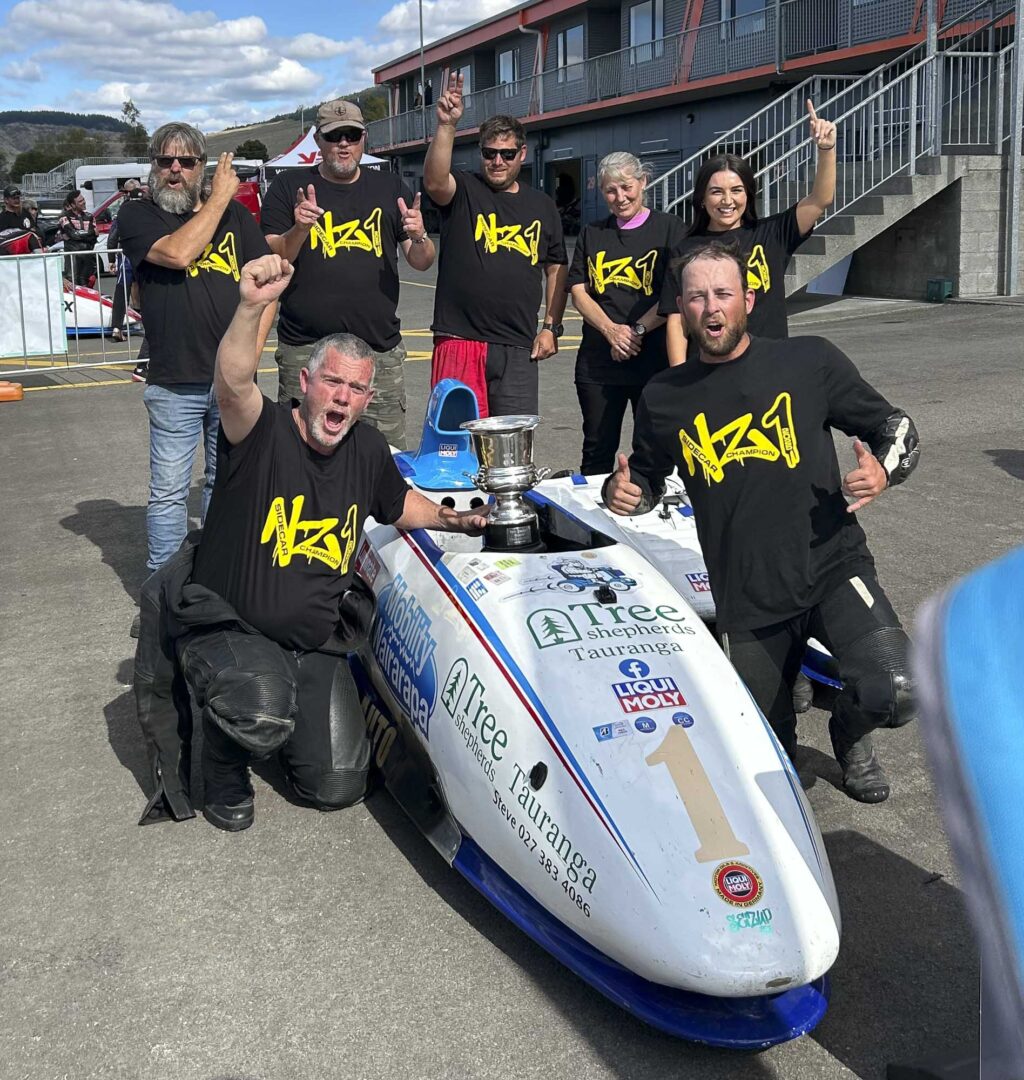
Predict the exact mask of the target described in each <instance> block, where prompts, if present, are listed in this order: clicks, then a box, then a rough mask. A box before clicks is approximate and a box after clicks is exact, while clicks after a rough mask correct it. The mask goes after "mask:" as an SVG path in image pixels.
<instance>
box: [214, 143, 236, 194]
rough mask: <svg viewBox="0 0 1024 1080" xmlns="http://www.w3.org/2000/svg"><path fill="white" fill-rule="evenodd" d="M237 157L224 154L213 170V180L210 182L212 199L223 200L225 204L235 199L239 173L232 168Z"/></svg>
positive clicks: (218, 159)
mask: <svg viewBox="0 0 1024 1080" xmlns="http://www.w3.org/2000/svg"><path fill="white" fill-rule="evenodd" d="M234 158H235V155H234V154H230V153H223V154H221V156H220V157H219V158H217V168H216V169H214V170H213V179H212V181H211V182H210V195H211V198H220V199H223V200H224V202H225V203H228V202H230V201H231V200H232V199H233V198H234V197H235V192H236V191H237V190H238V173H236V172H235V170H234V169H233V168H232V167H231V162H232V161H233V160H234Z"/></svg>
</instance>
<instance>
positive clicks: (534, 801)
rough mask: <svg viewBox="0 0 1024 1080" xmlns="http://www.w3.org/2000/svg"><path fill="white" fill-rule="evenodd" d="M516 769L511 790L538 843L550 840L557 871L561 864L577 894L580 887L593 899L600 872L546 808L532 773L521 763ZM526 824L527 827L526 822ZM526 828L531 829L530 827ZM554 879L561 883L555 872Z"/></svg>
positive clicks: (552, 858) (552, 874)
mask: <svg viewBox="0 0 1024 1080" xmlns="http://www.w3.org/2000/svg"><path fill="white" fill-rule="evenodd" d="M512 768H513V769H514V770H515V775H514V776H513V778H512V783H510V784H509V786H508V790H509V792H510V793H511V794H512V795H514V796H515V799H516V802H517V803H518V804H519V805H520V806H521V807H522V809H523V811H524V813H525V815H526V817H527V818H529V819H530V821H531V822H532V823H533V825H534V826H535V827H536V829H537V834H538V842H543V841H546V842H547V844H548V845H549V846H550V848H551V852H550V855H549V859H550V861H551V862H552V864H553V866H555V869H556V870H557V866H556V864H557V863H559V862H560V863H561V864H562V866H563V868H564V874H565V877H566V878H567V879H568V881H569V882H570V883H571V885H572V886H573V890H574V892H575V891H576V886H579V888H580V889H585V890H586V891H587V892H588V893H589V894H590V895H591V896H593V894H594V885H595V884H596V883H597V871H596V870H595V869H594V867H592V866H591V865H590V864H589V863H588V861H587V860H586V859H585V858H584V856H583V855H582V853H581V852H580V851H579V849H578V848H577V847H576V845H575V844H574V843H573V842H572V840H571V839H570V838H569V837H568V836H567V835H566V832H565V830H564V829H563V827H562V826H561V825H560V824H559V823H558V821H557V820H556V819H555V818H554V817H552V815H551V814H550V813H549V812H548V810H546V809H545V807H544V805H543V804H542V803H541V801H540V798H539V797H538V795H537V793H536V792H535V791H534V790H533V787H532V786H531V784H530V773H529V770H525V771H524V770H523V769H521V768H520V767H519V765H518V764H517V763H513V765H512ZM556 794H557V793H556ZM523 824H524V825H526V822H525V819H524V821H523ZM526 827H527V828H529V826H526ZM545 869H546V870H548V872H549V873H551V870H550V869H549V868H548V867H547V866H546V865H545ZM551 876H552V877H553V878H554V879H555V880H556V881H557V880H558V875H557V873H551Z"/></svg>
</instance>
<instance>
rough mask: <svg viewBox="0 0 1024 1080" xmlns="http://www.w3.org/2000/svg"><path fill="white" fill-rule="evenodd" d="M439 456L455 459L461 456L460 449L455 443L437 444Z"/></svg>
mask: <svg viewBox="0 0 1024 1080" xmlns="http://www.w3.org/2000/svg"><path fill="white" fill-rule="evenodd" d="M437 456H438V457H444V458H453V457H458V456H459V448H458V446H457V445H456V444H455V443H447V442H443V443H438V444H437Z"/></svg>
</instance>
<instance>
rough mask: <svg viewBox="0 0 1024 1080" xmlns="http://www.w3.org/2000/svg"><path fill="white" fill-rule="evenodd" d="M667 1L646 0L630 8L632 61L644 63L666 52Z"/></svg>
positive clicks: (630, 55)
mask: <svg viewBox="0 0 1024 1080" xmlns="http://www.w3.org/2000/svg"><path fill="white" fill-rule="evenodd" d="M664 37H665V2H664V0H645V2H644V3H642V4H637V5H635V6H634V7H631V8H630V9H629V44H630V54H629V58H630V62H631V63H634V64H643V63H645V62H646V61H648V60H650V59H651V58H652V57H655V56H663V55H664V53H665V42H664Z"/></svg>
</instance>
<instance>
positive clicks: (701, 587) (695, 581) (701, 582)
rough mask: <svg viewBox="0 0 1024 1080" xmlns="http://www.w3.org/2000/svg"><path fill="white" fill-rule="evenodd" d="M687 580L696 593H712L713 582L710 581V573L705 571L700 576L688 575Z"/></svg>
mask: <svg viewBox="0 0 1024 1080" xmlns="http://www.w3.org/2000/svg"><path fill="white" fill-rule="evenodd" d="M686 580H687V581H688V582H689V583H690V588H691V589H693V591H694V592H711V582H710V581H708V572H707V570H704V571H703V572H702V573H699V574H687V575H686Z"/></svg>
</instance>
